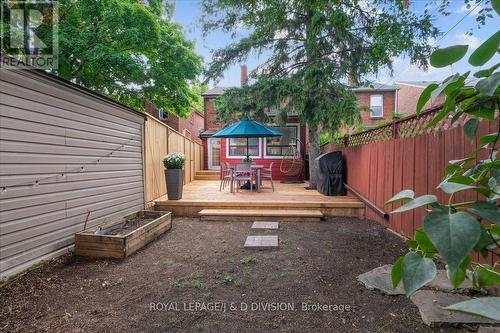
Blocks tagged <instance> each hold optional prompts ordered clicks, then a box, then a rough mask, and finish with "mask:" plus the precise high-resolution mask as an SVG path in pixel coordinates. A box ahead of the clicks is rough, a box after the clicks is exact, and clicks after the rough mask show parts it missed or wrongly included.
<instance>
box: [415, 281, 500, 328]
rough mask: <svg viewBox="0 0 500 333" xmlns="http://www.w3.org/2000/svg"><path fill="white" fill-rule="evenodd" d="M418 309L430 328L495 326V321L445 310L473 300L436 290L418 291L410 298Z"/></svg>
mask: <svg viewBox="0 0 500 333" xmlns="http://www.w3.org/2000/svg"><path fill="white" fill-rule="evenodd" d="M410 299H411V301H412V302H413V303H414V304H415V305H416V306H417V307H418V311H419V312H420V316H421V317H422V320H423V322H424V323H425V324H426V325H428V326H430V327H440V326H443V325H455V324H493V323H498V322H497V321H495V320H493V319H488V318H485V317H480V316H473V315H469V314H466V313H462V312H457V311H449V310H445V309H444V307H446V306H448V305H451V304H455V303H458V302H462V301H467V300H469V299H471V298H470V297H467V296H463V295H458V294H452V293H445V292H442V291H434V290H418V291H416V292H415V293H414V294H413V295H411V296H410Z"/></svg>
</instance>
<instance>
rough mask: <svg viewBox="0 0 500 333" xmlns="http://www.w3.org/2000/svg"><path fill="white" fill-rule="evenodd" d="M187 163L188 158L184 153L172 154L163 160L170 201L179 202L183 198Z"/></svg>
mask: <svg viewBox="0 0 500 333" xmlns="http://www.w3.org/2000/svg"><path fill="white" fill-rule="evenodd" d="M185 161H186V157H185V156H184V154H182V153H170V154H167V155H166V156H165V157H164V158H163V166H165V180H166V182H167V195H168V200H179V199H181V198H182V187H183V185H184V169H183V168H184V162H185Z"/></svg>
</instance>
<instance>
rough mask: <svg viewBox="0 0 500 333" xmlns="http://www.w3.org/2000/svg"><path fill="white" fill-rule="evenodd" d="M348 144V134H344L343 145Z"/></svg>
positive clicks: (346, 145)
mask: <svg viewBox="0 0 500 333" xmlns="http://www.w3.org/2000/svg"><path fill="white" fill-rule="evenodd" d="M348 146H349V134H346V135H344V147H348Z"/></svg>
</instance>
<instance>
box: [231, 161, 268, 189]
mask: <svg viewBox="0 0 500 333" xmlns="http://www.w3.org/2000/svg"><path fill="white" fill-rule="evenodd" d="M250 167H251V168H252V169H254V170H255V171H256V173H257V179H256V184H255V185H256V189H257V192H260V186H261V183H262V182H261V177H260V174H261V171H262V169H263V168H264V166H263V165H261V164H252V165H251V166H250ZM230 169H232V170H234V167H231V168H230ZM247 184H248V183H247ZM247 184H244V185H242V186H241V188H245V189H246V187H243V186H246V185H247ZM233 192H234V190H233V182H232V181H231V193H233Z"/></svg>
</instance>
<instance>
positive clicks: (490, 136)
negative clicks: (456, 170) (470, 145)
mask: <svg viewBox="0 0 500 333" xmlns="http://www.w3.org/2000/svg"><path fill="white" fill-rule="evenodd" d="M497 137H498V133H490V134H486V135H483V136H482V137H480V138H479V143H481V144H483V145H485V144H488V143H492V142H494V141H495V140H496V139H497Z"/></svg>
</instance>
